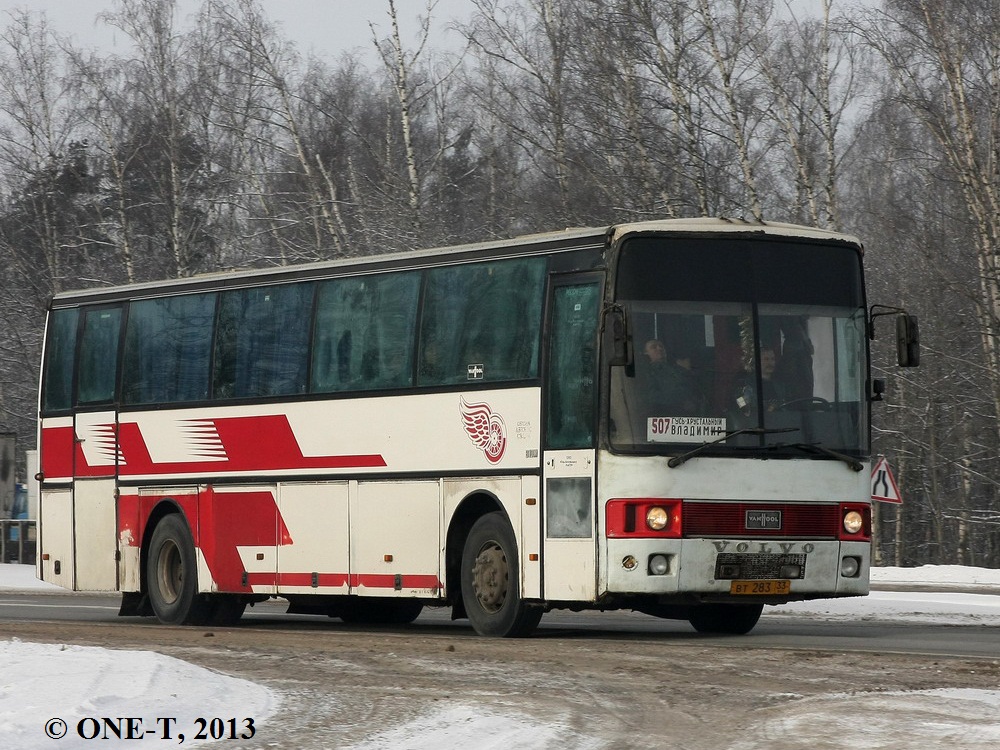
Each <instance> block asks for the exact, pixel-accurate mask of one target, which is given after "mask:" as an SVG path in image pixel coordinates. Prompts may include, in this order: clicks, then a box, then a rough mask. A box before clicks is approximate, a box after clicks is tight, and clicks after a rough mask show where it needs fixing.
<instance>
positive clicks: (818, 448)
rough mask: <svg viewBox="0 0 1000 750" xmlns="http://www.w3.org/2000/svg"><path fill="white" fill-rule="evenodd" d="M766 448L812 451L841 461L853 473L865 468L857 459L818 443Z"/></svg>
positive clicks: (784, 444) (776, 445)
mask: <svg viewBox="0 0 1000 750" xmlns="http://www.w3.org/2000/svg"><path fill="white" fill-rule="evenodd" d="M767 447H768V448H769V449H776V448H798V449H799V450H803V451H812V452H813V453H820V454H822V455H824V456H829V457H830V458H835V459H837V460H838V461H843V462H844V463H845V464H847V465H848V466H850V467H851V468H852V469H854V471H861V470H862V469H863V468H865V465H864V464H863V463H861V462H860V461H859V460H858V459H856V458H853V457H852V456H848V455H846V454H844V453H840V452H838V451H835V450H830V449H829V448H827V447H825V446H822V445H820V444H819V443H775V444H774V445H769V446H767Z"/></svg>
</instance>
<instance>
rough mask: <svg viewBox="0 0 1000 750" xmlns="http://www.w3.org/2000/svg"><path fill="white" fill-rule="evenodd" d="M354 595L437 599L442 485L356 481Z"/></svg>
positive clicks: (352, 516) (417, 482) (353, 528)
mask: <svg viewBox="0 0 1000 750" xmlns="http://www.w3.org/2000/svg"><path fill="white" fill-rule="evenodd" d="M350 516H351V593H354V594H359V595H362V596H419V597H437V596H438V595H439V594H440V593H441V592H442V591H443V589H444V584H443V583H442V581H443V576H442V573H441V569H440V561H441V557H442V553H441V546H442V543H441V484H440V482H438V481H405V482H358V486H357V494H356V496H352V498H351V510H350Z"/></svg>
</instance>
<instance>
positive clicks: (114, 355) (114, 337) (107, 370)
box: [77, 307, 122, 404]
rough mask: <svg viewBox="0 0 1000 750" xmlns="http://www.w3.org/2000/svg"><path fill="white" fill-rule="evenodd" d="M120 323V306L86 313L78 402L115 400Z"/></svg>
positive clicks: (78, 364) (88, 402)
mask: <svg viewBox="0 0 1000 750" xmlns="http://www.w3.org/2000/svg"><path fill="white" fill-rule="evenodd" d="M121 323H122V311H121V308H120V307H102V308H98V309H96V310H88V311H87V312H85V313H84V315H83V334H82V336H81V337H80V357H79V360H78V362H77V367H78V368H79V369H78V374H77V403H80V404H100V403H107V402H110V401H113V400H114V397H115V382H116V381H117V379H118V342H119V340H120V339H121Z"/></svg>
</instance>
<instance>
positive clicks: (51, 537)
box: [38, 487, 76, 589]
mask: <svg viewBox="0 0 1000 750" xmlns="http://www.w3.org/2000/svg"><path fill="white" fill-rule="evenodd" d="M38 515H39V529H40V532H39V539H38V542H39V545H40V548H39V554H38V560H39V562H38V577H39V578H41V579H42V580H43V581H46V582H48V583H53V584H55V585H56V586H63V587H65V588H67V589H73V588H74V587H75V582H76V577H75V575H74V567H75V559H74V555H73V491H72V490H71V489H69V488H68V487H67V488H65V489H58V490H50V489H43V490H42V491H41V495H40V497H39V503H38Z"/></svg>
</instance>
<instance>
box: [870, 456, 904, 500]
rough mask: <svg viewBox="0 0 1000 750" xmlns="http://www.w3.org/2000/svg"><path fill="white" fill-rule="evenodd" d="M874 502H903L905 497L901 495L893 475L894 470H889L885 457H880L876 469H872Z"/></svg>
mask: <svg viewBox="0 0 1000 750" xmlns="http://www.w3.org/2000/svg"><path fill="white" fill-rule="evenodd" d="M872 500H875V501H877V502H880V503H897V504H900V503H902V502H903V496H902V495H900V494H899V485H897V484H896V478H895V477H894V476H893V475H892V469H890V468H889V462H888V461H886V460H885V456H879V457H878V461H876V462H875V468H873V469H872Z"/></svg>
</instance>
